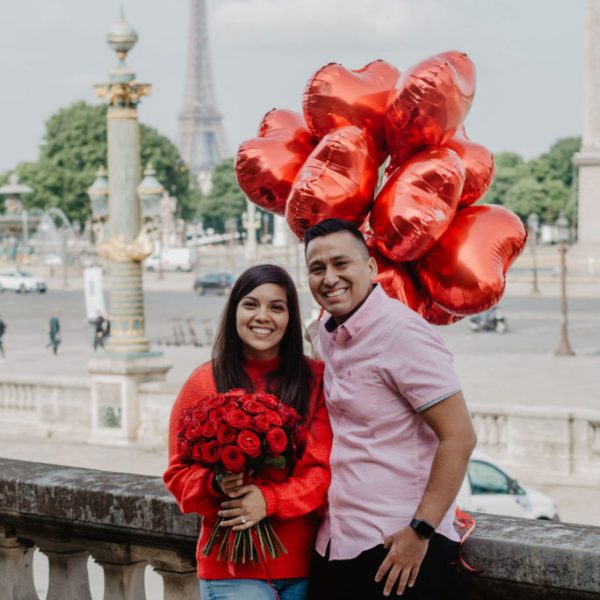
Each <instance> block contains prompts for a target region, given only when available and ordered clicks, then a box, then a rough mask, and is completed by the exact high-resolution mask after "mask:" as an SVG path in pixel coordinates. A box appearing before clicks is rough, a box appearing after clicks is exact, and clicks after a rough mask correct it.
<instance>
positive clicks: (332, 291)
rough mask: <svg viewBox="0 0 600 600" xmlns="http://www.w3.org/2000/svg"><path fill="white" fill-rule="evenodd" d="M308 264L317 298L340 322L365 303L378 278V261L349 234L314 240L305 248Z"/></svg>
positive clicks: (340, 233)
mask: <svg viewBox="0 0 600 600" xmlns="http://www.w3.org/2000/svg"><path fill="white" fill-rule="evenodd" d="M306 264H307V266H308V285H309V286H310V291H311V292H312V295H313V297H314V299H315V300H316V301H317V302H318V303H319V304H320V305H321V306H322V307H323V308H324V309H325V310H326V311H327V312H328V313H329V314H331V315H332V316H333V317H334V319H335V320H336V322H338V323H341V322H343V321H344V319H345V318H347V317H348V316H350V314H352V312H353V311H354V310H355V309H356V308H357V307H358V306H360V305H361V304H362V303H363V302H364V300H365V299H366V297H367V296H368V295H369V293H370V291H371V289H372V283H371V281H372V279H373V277H375V275H377V265H376V263H375V259H374V258H372V257H370V256H369V255H368V251H367V249H366V246H363V245H362V244H361V242H360V240H357V239H356V238H355V237H354V236H353V235H352V234H351V233H349V232H347V231H339V232H336V233H331V234H329V235H324V236H321V237H317V238H315V239H313V240H311V241H310V242H309V244H308V247H307V248H306Z"/></svg>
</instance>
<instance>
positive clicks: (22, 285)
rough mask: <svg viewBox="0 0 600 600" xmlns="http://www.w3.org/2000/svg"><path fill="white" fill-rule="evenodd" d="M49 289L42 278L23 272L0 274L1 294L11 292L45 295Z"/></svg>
mask: <svg viewBox="0 0 600 600" xmlns="http://www.w3.org/2000/svg"><path fill="white" fill-rule="evenodd" d="M47 289H48V286H47V285H46V282H45V281H44V280H43V279H42V278H41V277H34V276H33V275H31V274H30V273H24V272H23V271H7V272H4V273H0V292H3V291H4V290H10V291H13V292H18V293H20V294H23V293H26V292H39V293H40V294H43V293H44V292H45V291H46V290H47Z"/></svg>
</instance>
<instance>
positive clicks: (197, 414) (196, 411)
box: [191, 405, 208, 421]
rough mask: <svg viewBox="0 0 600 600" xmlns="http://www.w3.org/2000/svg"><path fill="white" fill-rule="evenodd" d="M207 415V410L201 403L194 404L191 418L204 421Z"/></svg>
mask: <svg viewBox="0 0 600 600" xmlns="http://www.w3.org/2000/svg"><path fill="white" fill-rule="evenodd" d="M207 415H208V410H206V408H205V407H204V406H202V405H198V406H195V407H194V408H193V410H192V415H191V416H192V419H194V420H196V421H204V419H206V417H207Z"/></svg>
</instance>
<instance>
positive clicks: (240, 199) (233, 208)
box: [198, 158, 246, 233]
mask: <svg viewBox="0 0 600 600" xmlns="http://www.w3.org/2000/svg"><path fill="white" fill-rule="evenodd" d="M245 210H246V196H244V193H243V192H242V190H240V187H239V185H238V183H237V179H236V177H235V171H234V169H233V159H231V158H228V159H225V160H224V161H223V162H222V163H221V164H219V165H218V166H217V167H216V168H215V170H214V173H213V179H212V189H211V191H210V193H209V194H208V195H206V196H202V197H201V199H200V203H199V207H198V213H199V215H198V216H199V220H201V221H202V223H203V224H204V227H205V228H208V227H212V228H213V229H214V230H215V231H218V232H220V233H223V232H224V231H225V221H226V220H227V219H229V218H234V219H236V221H237V228H238V230H239V229H240V227H241V224H242V223H241V217H242V213H243V212H244V211H245Z"/></svg>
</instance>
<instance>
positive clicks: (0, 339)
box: [0, 316, 6, 359]
mask: <svg viewBox="0 0 600 600" xmlns="http://www.w3.org/2000/svg"><path fill="white" fill-rule="evenodd" d="M5 331H6V323H5V322H4V320H3V319H2V317H1V316H0V353H1V354H2V358H3V359H4V358H6V355H5V354H4V332H5Z"/></svg>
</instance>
